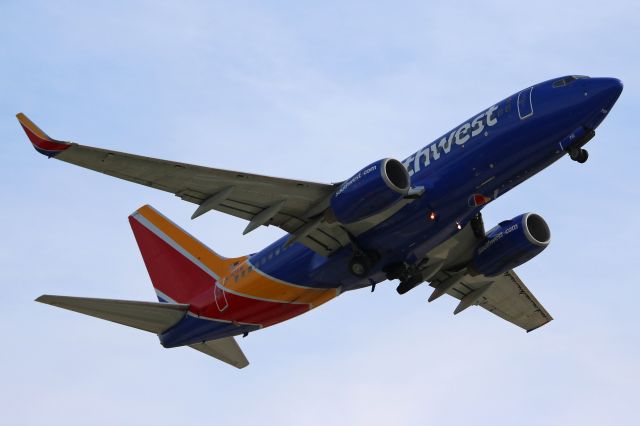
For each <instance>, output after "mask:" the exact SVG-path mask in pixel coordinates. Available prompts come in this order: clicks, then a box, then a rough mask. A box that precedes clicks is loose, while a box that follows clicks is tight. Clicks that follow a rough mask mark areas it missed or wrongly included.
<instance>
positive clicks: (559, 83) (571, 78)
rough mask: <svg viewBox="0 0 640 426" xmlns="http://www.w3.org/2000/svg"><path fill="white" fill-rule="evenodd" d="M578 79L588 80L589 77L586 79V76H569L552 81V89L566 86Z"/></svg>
mask: <svg viewBox="0 0 640 426" xmlns="http://www.w3.org/2000/svg"><path fill="white" fill-rule="evenodd" d="M579 78H589V77H587V76H586V75H570V76H568V77H563V78H561V79H559V80H556V81H554V82H553V84H552V86H553V87H554V88H556V87H564V86H568V85H570V84H571V83H573V82H574V81H576V80H577V79H579Z"/></svg>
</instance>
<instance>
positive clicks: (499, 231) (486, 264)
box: [470, 213, 551, 276]
mask: <svg viewBox="0 0 640 426" xmlns="http://www.w3.org/2000/svg"><path fill="white" fill-rule="evenodd" d="M550 241H551V232H550V231H549V226H548V225H547V222H545V220H544V219H543V218H542V216H540V215H537V214H535V213H525V214H521V215H519V216H516V217H514V218H513V219H511V220H506V221H504V222H500V224H499V225H498V226H496V227H495V228H493V229H491V230H490V231H489V232H488V233H487V235H486V239H485V240H484V242H483V243H482V244H480V246H479V247H478V248H477V249H476V254H475V257H474V259H473V261H472V262H471V265H470V266H471V269H472V270H474V271H475V272H477V273H479V274H483V275H487V276H495V275H500V274H502V273H503V272H506V271H508V270H509V269H513V268H515V267H516V266H520V265H522V264H523V263H525V262H527V261H529V260H531V259H532V258H533V257H535V256H537V255H538V254H539V253H540V252H542V250H544V249H545V248H547V246H548V245H549V242H550Z"/></svg>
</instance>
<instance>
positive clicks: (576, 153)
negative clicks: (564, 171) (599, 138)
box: [569, 147, 589, 164]
mask: <svg viewBox="0 0 640 426" xmlns="http://www.w3.org/2000/svg"><path fill="white" fill-rule="evenodd" d="M569 157H570V158H571V159H572V160H573V161H577V162H578V163H580V164H582V163H585V162H586V161H587V159H588V158H589V152H588V151H587V150H586V149H582V148H577V147H572V148H569Z"/></svg>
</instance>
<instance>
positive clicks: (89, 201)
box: [0, 0, 640, 425]
mask: <svg viewBox="0 0 640 426" xmlns="http://www.w3.org/2000/svg"><path fill="white" fill-rule="evenodd" d="M638 16H640V4H639V3H638V2H637V1H617V0H610V1H607V2H601V1H563V2H559V1H536V2H526V3H525V2H508V3H507V2H497V1H490V0H487V1H483V2H455V1H447V2H424V1H415V2H414V1H406V2H392V1H380V2H366V1H351V2H340V1H324V2H313V4H312V3H311V2H297V1H272V2H257V1H246V2H238V1H217V2H208V1H181V2H171V1H118V0H115V1H111V2H82V1H17V0H2V1H0V140H1V143H2V146H3V148H4V151H3V152H4V154H3V156H2V160H1V161H2V166H1V167H0V185H1V186H0V191H1V193H2V199H1V201H0V214H1V215H2V218H3V223H4V226H3V232H2V238H1V239H0V269H1V270H2V277H1V278H0V285H1V286H2V289H3V294H4V297H3V307H2V309H1V310H0V333H1V334H2V336H3V339H2V343H1V344H0V345H1V346H0V348H1V350H0V412H1V413H2V420H1V423H3V424H11V425H38V424H43V423H45V422H46V423H47V424H51V425H62V424H64V425H75V424H93V425H113V424H135V423H138V424H151V423H153V424H159V425H162V424H175V423H176V422H181V423H185V424H188V423H195V422H200V423H201V422H203V421H206V422H208V423H211V424H232V423H233V424H245V425H254V424H255V425H257V424H260V425H262V424H276V423H278V424H294V423H295V424H300V425H323V424H365V423H366V424H371V425H383V424H384V425H386V424H402V425H425V424H439V425H468V424H479V425H488V424H491V425H512V424H519V425H539V424H547V425H566V424H581V425H601V424H630V423H632V422H633V419H635V418H636V415H637V410H636V405H637V383H638V381H640V362H639V360H640V327H639V326H638V325H639V320H638V316H637V314H636V311H637V309H638V308H637V304H638V300H640V286H638V283H637V271H636V269H635V268H636V267H637V266H638V262H639V261H640V256H639V255H638V250H637V241H638V239H639V238H640V231H639V227H638V218H637V212H638V211H640V189H639V187H638V184H637V182H638V181H639V179H640V169H639V168H638V160H637V159H638V155H639V154H640V152H639V148H638V144H637V136H636V135H637V132H636V127H635V125H636V124H637V117H638V111H639V107H640V91H639V89H638V87H639V84H640V57H639V56H638V49H637V43H638V40H640V27H639V26H638V24H637V22H636V21H637V17H638ZM567 74H584V75H591V76H611V77H618V78H620V79H622V80H623V82H624V84H625V89H624V92H623V93H622V95H621V97H620V99H619V101H618V103H617V104H616V106H615V107H614V108H613V110H612V112H611V114H610V116H609V117H608V118H607V119H606V120H605V122H604V123H603V124H602V125H601V126H600V128H599V129H598V131H597V135H596V138H595V139H594V140H592V141H591V142H590V143H589V145H588V146H587V148H588V150H589V152H590V157H589V161H588V162H587V163H586V164H584V165H580V164H577V163H575V162H572V161H570V160H569V159H566V158H565V159H562V160H561V161H559V162H557V163H556V164H554V165H553V166H551V167H550V168H549V169H547V170H545V171H543V172H542V173H540V174H539V175H537V176H535V177H534V178H532V179H530V180H529V181H527V182H525V183H524V184H522V185H521V186H520V187H518V188H517V189H515V190H513V191H511V192H510V193H508V194H506V195H505V196H503V197H501V198H500V199H499V200H497V201H496V202H495V203H492V204H491V205H489V206H488V207H487V208H486V209H485V210H484V212H483V213H484V219H485V223H486V224H487V226H488V227H490V226H492V225H494V224H495V223H497V222H499V221H501V220H505V219H509V218H511V217H514V216H516V215H517V214H520V213H523V212H529V211H533V212H536V213H539V214H541V215H542V216H543V217H544V218H545V219H546V220H547V222H548V223H549V226H550V228H551V232H552V242H551V245H550V246H549V247H548V248H547V249H546V250H545V251H544V252H543V253H542V254H540V255H539V256H538V257H536V258H535V259H533V260H531V261H530V262H528V263H527V264H525V265H523V266H521V267H519V268H517V271H518V274H519V275H520V276H521V278H522V279H523V280H524V281H525V283H526V284H527V285H528V287H529V288H530V289H531V291H532V292H533V293H534V294H535V295H536V296H537V298H538V299H539V300H540V301H541V302H542V303H543V304H544V306H545V307H546V308H547V310H548V311H549V312H550V313H551V314H552V315H553V316H554V318H555V320H554V321H553V322H552V323H550V324H549V325H547V326H545V327H543V328H541V329H539V330H536V331H535V332H533V333H529V334H527V333H524V332H523V331H522V330H520V329H519V328H517V327H515V326H513V325H511V324H509V323H506V322H504V321H502V320H500V319H498V318H497V317H494V316H493V315H490V314H488V313H487V312H485V311H484V310H482V309H480V308H471V309H468V310H467V311H465V312H464V313H462V314H460V315H457V316H455V317H454V316H453V315H452V311H453V309H454V308H455V306H456V304H457V301H455V300H453V299H452V298H444V297H443V298H441V299H438V300H437V301H436V302H433V303H427V300H426V299H427V295H428V290H427V288H426V286H421V287H418V288H416V289H415V290H413V291H411V292H409V293H408V294H406V295H404V296H399V295H398V294H397V293H396V292H395V285H396V283H383V284H381V285H379V286H378V287H377V289H376V291H375V292H374V293H370V292H369V291H368V290H366V289H365V290H361V291H357V292H350V293H347V294H344V295H342V296H341V297H339V298H337V299H335V300H333V301H332V302H331V303H328V304H325V305H323V306H322V307H320V308H318V309H316V310H313V311H311V312H309V313H308V314H305V315H303V316H301V317H298V318H295V319H293V320H291V321H288V322H285V323H283V324H279V325H276V326H274V327H271V328H268V329H265V330H261V331H259V332H256V333H252V334H251V335H250V336H249V337H247V338H245V339H241V341H240V344H241V346H242V348H243V350H244V351H245V353H246V355H247V357H248V358H249V360H250V361H251V365H250V366H249V367H248V368H246V369H243V370H236V369H234V368H231V367H229V366H227V365H226V364H223V363H220V362H218V361H216V360H214V359H212V358H209V357H206V356H204V355H202V354H200V353H198V352H196V351H193V350H190V349H186V348H178V349H163V348H162V347H161V346H160V345H159V343H158V341H157V338H156V337H155V336H153V335H151V334H149V333H145V332H143V331H139V330H134V329H131V328H127V327H123V326H120V325H116V324H112V323H108V322H106V321H101V320H98V319H93V318H90V317H86V316H83V315H80V314H76V313H73V312H68V311H64V310H60V309H56V308H53V307H50V306H47V305H42V304H38V303H36V302H34V301H33V299H35V298H36V297H38V296H40V295H41V294H62V295H75V296H87V297H105V298H116V299H131V300H149V301H152V300H155V299H154V292H153V289H152V286H151V284H150V281H149V278H148V275H147V272H146V269H145V267H144V264H143V262H142V258H141V256H140V254H139V252H138V248H137V246H136V244H135V240H134V238H133V235H132V233H131V231H130V228H129V225H128V222H127V216H128V215H129V214H130V213H131V212H132V211H134V210H135V209H137V208H138V207H140V206H141V205H143V204H146V203H149V204H151V205H153V206H154V207H156V208H157V209H159V210H160V211H162V212H163V213H164V214H165V215H167V216H168V217H170V218H171V219H172V220H174V221H175V222H177V223H178V224H179V225H180V226H182V227H184V228H185V229H187V230H188V231H189V232H190V233H192V234H194V235H196V236H198V237H199V238H200V239H201V240H202V241H203V242H205V243H206V244H207V245H209V246H210V247H211V248H213V249H214V250H216V251H218V252H219V253H221V254H223V255H226V256H240V255H243V254H246V253H250V252H255V251H257V250H259V249H260V248H262V247H264V246H265V245H267V244H268V243H269V242H271V241H273V240H274V239H276V238H278V237H279V236H281V235H282V233H281V232H282V231H280V230H278V229H273V228H264V229H259V230H256V231H254V232H252V233H251V234H249V235H247V236H242V230H243V229H244V227H245V226H246V223H245V222H244V221H242V220H240V219H236V218H233V217H228V216H225V215H223V214H221V213H213V212H212V213H208V214H206V215H204V216H202V217H200V218H198V219H197V220H194V221H191V220H190V219H189V218H190V216H191V214H192V212H193V210H194V206H193V205H192V204H189V203H185V202H183V201H181V200H180V199H178V198H177V197H174V196H172V195H170V194H167V193H163V192H159V191H154V190H152V189H150V188H147V187H143V186H137V185H133V184H131V183H128V182H124V181H119V180H117V179H113V178H110V177H107V176H104V175H100V174H97V173H94V172H90V171H88V170H84V169H81V168H77V167H74V166H71V165H68V164H65V163H61V162H57V161H54V160H47V159H46V158H45V157H43V156H40V155H39V154H37V153H36V152H35V151H34V150H33V149H32V147H31V146H30V144H29V143H28V142H27V139H26V137H25V135H24V134H23V132H22V130H21V128H20V127H19V125H18V123H17V121H16V119H15V114H16V113H17V112H20V111H22V112H25V113H26V114H27V115H29V116H30V118H32V119H33V120H34V121H35V122H36V123H38V124H39V125H40V126H41V127H43V128H44V129H45V131H46V132H47V133H49V134H50V135H51V136H53V137H55V138H58V139H62V140H71V141H75V142H78V143H82V144H86V145H91V146H98V147H105V148H110V149H115V150H120V151H126V152H131V153H136V154H142V155H148V156H154V157H158V158H165V159H172V160H177V161H183V162H188V163H195V164H201V165H207V166H211V167H217V168H226V169H232V170H242V171H247V172H253V173H260V174H266V175H275V176H281V177H289V178H298V179H304V180H313V181H319V182H326V183H329V182H337V181H341V180H343V179H346V178H348V177H349V176H351V175H352V174H353V173H354V172H355V171H357V170H359V169H360V168H362V167H363V166H364V165H366V164H369V163H371V162H372V161H375V160H377V159H379V158H384V157H393V158H398V159H402V158H405V157H407V156H408V155H409V154H411V153H412V152H414V151H415V150H416V149H418V148H419V147H422V146H424V145H426V144H427V143H428V142H430V141H432V140H434V139H436V138H437V137H438V136H440V135H441V134H443V133H445V132H446V131H448V130H449V129H451V128H453V127H455V126H456V125H458V124H459V123H461V122H463V121H464V120H466V119H467V118H468V117H470V116H472V115H473V114H474V113H477V112H479V111H482V110H483V109H485V108H487V107H488V106H490V105H491V104H492V103H494V102H496V101H498V100H500V99H502V98H504V97H506V96H508V95H510V94H512V93H515V92H517V91H519V90H521V89H523V88H525V87H527V86H529V85H531V84H534V83H536V82H540V81H543V80H547V79H549V78H553V77H556V76H561V75H567Z"/></svg>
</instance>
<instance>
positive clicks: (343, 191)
mask: <svg viewBox="0 0 640 426" xmlns="http://www.w3.org/2000/svg"><path fill="white" fill-rule="evenodd" d="M410 186H411V180H410V178H409V172H407V169H406V168H405V167H404V166H403V165H402V163H401V162H399V161H398V160H394V159H391V158H385V159H383V160H379V161H376V162H375V163H372V164H370V165H368V166H367V167H365V168H364V169H362V170H360V171H359V172H358V173H356V174H355V175H354V176H353V177H351V178H350V179H348V180H346V181H344V182H343V183H342V185H340V188H338V190H337V191H336V192H335V194H333V197H331V210H332V211H333V214H334V215H335V217H336V219H337V220H338V222H340V223H344V224H348V223H353V222H357V221H359V220H361V219H364V218H366V217H369V216H372V215H374V214H376V213H379V212H381V211H383V210H385V209H387V208H388V207H390V206H391V205H392V204H394V203H395V202H396V201H398V200H400V199H401V198H402V197H404V196H405V195H407V193H408V192H409V188H410Z"/></svg>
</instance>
